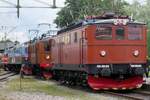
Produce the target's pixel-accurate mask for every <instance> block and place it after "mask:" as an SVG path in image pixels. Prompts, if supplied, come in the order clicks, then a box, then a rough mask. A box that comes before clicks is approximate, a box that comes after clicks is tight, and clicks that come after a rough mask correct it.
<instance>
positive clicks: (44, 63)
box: [28, 38, 52, 78]
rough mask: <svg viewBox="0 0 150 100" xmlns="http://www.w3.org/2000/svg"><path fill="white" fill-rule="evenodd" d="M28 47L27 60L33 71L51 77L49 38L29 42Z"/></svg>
mask: <svg viewBox="0 0 150 100" xmlns="http://www.w3.org/2000/svg"><path fill="white" fill-rule="evenodd" d="M28 49H29V53H28V54H29V61H30V64H31V66H33V71H34V73H36V74H38V75H40V76H44V77H45V78H51V77H52V75H51V72H50V70H51V67H52V63H51V39H49V38H48V39H43V40H38V41H36V42H34V43H31V44H30V45H29V47H28Z"/></svg>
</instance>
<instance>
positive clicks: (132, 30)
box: [128, 24, 142, 40]
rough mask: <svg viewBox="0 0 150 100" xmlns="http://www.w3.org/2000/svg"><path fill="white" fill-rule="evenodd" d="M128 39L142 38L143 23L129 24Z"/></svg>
mask: <svg viewBox="0 0 150 100" xmlns="http://www.w3.org/2000/svg"><path fill="white" fill-rule="evenodd" d="M128 39H129V40H142V26H141V25H132V24H131V25H128Z"/></svg>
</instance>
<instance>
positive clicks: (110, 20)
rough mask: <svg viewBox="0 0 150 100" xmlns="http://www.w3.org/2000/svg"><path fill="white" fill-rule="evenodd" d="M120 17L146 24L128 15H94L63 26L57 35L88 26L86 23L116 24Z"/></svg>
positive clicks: (131, 21)
mask: <svg viewBox="0 0 150 100" xmlns="http://www.w3.org/2000/svg"><path fill="white" fill-rule="evenodd" d="M118 19H122V20H126V21H127V24H139V25H145V23H143V22H138V21H134V20H132V19H131V18H129V17H128V16H120V17H114V16H109V17H104V16H100V17H94V18H92V19H86V20H81V21H80V22H77V23H73V24H71V25H69V26H67V27H66V28H63V29H61V30H60V31H58V33H57V35H58V34H61V33H64V32H67V31H69V30H72V29H75V28H78V27H82V26H86V25H92V24H114V21H115V20H118Z"/></svg>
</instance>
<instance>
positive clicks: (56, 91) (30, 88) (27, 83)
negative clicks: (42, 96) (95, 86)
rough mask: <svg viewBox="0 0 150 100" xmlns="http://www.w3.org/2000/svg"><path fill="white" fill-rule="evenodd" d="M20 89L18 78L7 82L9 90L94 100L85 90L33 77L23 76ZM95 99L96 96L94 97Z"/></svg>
mask: <svg viewBox="0 0 150 100" xmlns="http://www.w3.org/2000/svg"><path fill="white" fill-rule="evenodd" d="M21 81H22V82H21V83H22V89H20V79H19V78H16V79H13V80H11V81H9V82H8V83H7V86H8V87H7V89H8V90H9V91H23V92H40V93H41V92H42V93H46V94H48V95H52V96H61V97H66V98H69V100H70V99H71V100H74V99H77V98H78V99H79V100H80V99H81V100H94V98H93V97H91V96H87V95H88V93H87V92H83V91H81V90H75V89H72V88H68V87H65V86H60V85H57V84H55V83H54V82H50V81H49V82H45V81H39V80H37V79H33V78H25V79H22V80H21ZM95 99H96V98H95Z"/></svg>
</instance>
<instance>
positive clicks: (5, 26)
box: [0, 0, 144, 43]
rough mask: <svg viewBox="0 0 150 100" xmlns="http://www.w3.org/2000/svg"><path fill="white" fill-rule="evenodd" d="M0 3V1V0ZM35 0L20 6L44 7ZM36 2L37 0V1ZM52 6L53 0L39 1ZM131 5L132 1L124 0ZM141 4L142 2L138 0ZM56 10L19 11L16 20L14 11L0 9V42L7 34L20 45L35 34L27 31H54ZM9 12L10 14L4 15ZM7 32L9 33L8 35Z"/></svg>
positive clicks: (58, 2)
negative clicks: (18, 16)
mask: <svg viewBox="0 0 150 100" xmlns="http://www.w3.org/2000/svg"><path fill="white" fill-rule="evenodd" d="M0 1H1V0H0ZM7 1H10V2H12V3H16V1H17V0H7ZM35 1H36V0H20V3H21V5H22V6H46V5H43V4H40V3H38V2H35ZM37 1H38V0H37ZM40 1H44V2H47V3H49V4H52V1H53V0H40ZM126 1H127V2H129V3H132V1H133V0H126ZM140 1H141V2H142V1H144V0H140ZM64 2H65V0H56V5H57V6H58V7H63V6H64ZM0 6H11V5H8V4H6V3H3V2H0ZM60 9H61V8H58V9H46V8H43V9H39V8H38V9H33V8H32V9H28V8H27V9H23V8H22V9H20V18H19V19H18V18H17V15H16V9H14V8H10V9H3V8H0V40H2V39H3V38H4V33H7V38H8V39H10V40H12V41H16V40H17V41H19V42H21V43H23V42H25V41H28V40H29V39H30V38H33V37H34V36H35V34H33V33H32V34H29V30H34V29H38V30H41V31H40V33H41V34H42V33H43V32H45V31H46V30H48V29H52V30H53V29H56V25H55V24H54V23H53V22H54V19H55V18H56V17H57V15H56V14H57V12H58V11H60ZM6 12H10V13H6ZM39 23H49V24H51V26H50V28H49V26H47V25H40V26H39V25H38V24H39ZM9 31H11V32H10V33H9Z"/></svg>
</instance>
